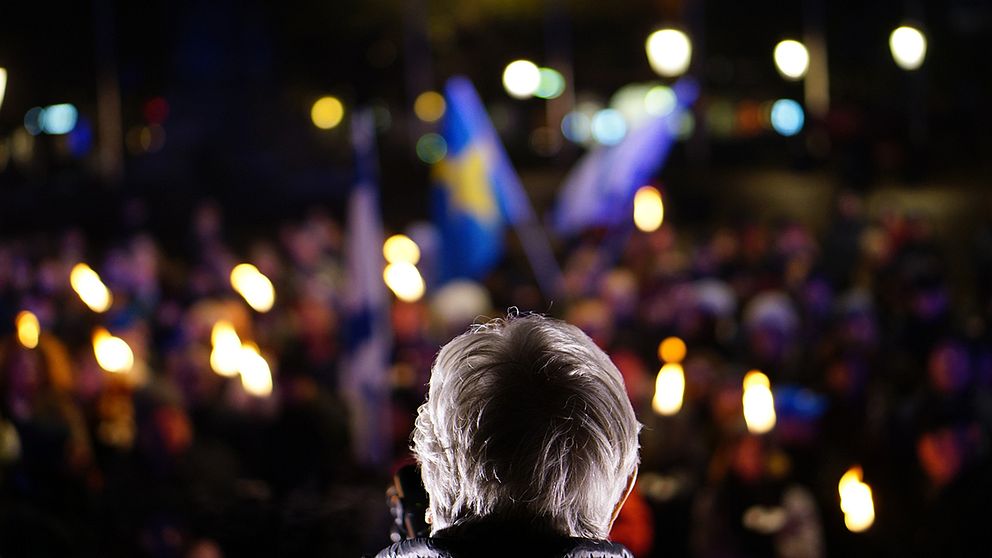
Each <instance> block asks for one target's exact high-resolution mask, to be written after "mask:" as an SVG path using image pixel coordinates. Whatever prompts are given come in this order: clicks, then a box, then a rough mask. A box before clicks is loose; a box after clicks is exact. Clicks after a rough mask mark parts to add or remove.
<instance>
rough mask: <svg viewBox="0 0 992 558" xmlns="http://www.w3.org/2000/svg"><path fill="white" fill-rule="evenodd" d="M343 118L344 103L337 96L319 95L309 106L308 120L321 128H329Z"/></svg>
mask: <svg viewBox="0 0 992 558" xmlns="http://www.w3.org/2000/svg"><path fill="white" fill-rule="evenodd" d="M343 119H344V104H343V103H342V102H341V100H340V99H338V98H337V97H331V96H327V97H321V98H319V99H317V101H316V102H314V104H313V106H312V107H310V120H312V121H313V125H314V126H316V127H318V128H320V129H321V130H330V129H331V128H334V127H336V126H337V125H338V124H340V123H341V121H342V120H343Z"/></svg>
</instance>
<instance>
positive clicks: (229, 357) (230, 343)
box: [210, 320, 241, 377]
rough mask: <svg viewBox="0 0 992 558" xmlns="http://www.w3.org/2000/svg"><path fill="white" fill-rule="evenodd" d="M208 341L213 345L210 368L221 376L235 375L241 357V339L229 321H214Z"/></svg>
mask: <svg viewBox="0 0 992 558" xmlns="http://www.w3.org/2000/svg"><path fill="white" fill-rule="evenodd" d="M210 341H211V344H212V345H213V349H212V350H211V351H210V368H212V369H213V371H214V372H216V373H217V374H220V375H221V376H226V377H231V376H234V375H236V374H237V373H238V364H239V363H240V359H241V339H240V338H239V337H238V333H237V332H236V331H235V330H234V326H233V325H231V322H228V321H226V320H220V321H218V322H217V323H215V324H214V327H213V330H212V331H211V333H210Z"/></svg>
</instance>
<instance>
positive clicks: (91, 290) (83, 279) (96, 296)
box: [69, 262, 114, 312]
mask: <svg viewBox="0 0 992 558" xmlns="http://www.w3.org/2000/svg"><path fill="white" fill-rule="evenodd" d="M69 284H70V285H72V290H74V291H76V294H77V295H79V298H80V299H82V301H83V303H85V304H86V306H89V307H90V310H93V311H94V312H106V311H107V310H108V309H109V308H110V305H111V304H112V303H113V301H114V298H113V296H111V294H110V289H108V288H107V286H106V285H104V284H103V281H101V280H100V276H99V275H97V273H96V272H95V271H93V269H92V268H91V267H90V266H88V265H86V264H84V263H82V262H80V263H77V264H76V265H75V266H73V268H72V271H71V272H70V273H69Z"/></svg>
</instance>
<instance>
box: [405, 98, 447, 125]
mask: <svg viewBox="0 0 992 558" xmlns="http://www.w3.org/2000/svg"><path fill="white" fill-rule="evenodd" d="M446 109H447V104H446V103H445V102H444V96H443V95H441V94H440V93H438V92H437V91H424V92H423V93H421V94H420V95H417V99H416V100H415V101H414V102H413V113H414V114H416V115H417V118H419V119H421V120H423V121H424V122H428V123H429V122H437V121H438V120H440V119H441V117H442V116H444V111H445V110H446Z"/></svg>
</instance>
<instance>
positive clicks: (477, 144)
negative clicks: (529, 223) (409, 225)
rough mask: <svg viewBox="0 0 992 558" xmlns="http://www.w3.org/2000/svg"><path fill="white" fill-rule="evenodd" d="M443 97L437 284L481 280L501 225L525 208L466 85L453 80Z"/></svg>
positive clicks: (496, 252)
mask: <svg viewBox="0 0 992 558" xmlns="http://www.w3.org/2000/svg"><path fill="white" fill-rule="evenodd" d="M444 96H445V102H446V105H447V109H446V111H445V115H444V121H443V123H442V135H443V136H444V139H445V142H446V143H447V146H448V153H447V156H446V157H445V158H444V159H442V160H441V161H440V162H439V163H437V164H435V166H434V169H433V180H434V183H435V188H434V192H433V196H434V199H433V212H434V219H435V222H436V224H437V226H438V230H439V232H440V235H441V253H440V258H439V264H440V265H439V270H438V271H439V281H440V282H441V283H443V282H445V281H447V280H449V279H454V278H457V277H465V278H470V279H481V278H483V277H484V276H485V275H486V273H488V272H489V271H490V270H491V269H492V268H493V267H494V266H495V265H496V264H497V263H499V260H500V258H501V257H502V255H503V237H504V233H505V228H506V225H507V224H513V223H516V222H518V221H519V220H520V219H521V218H522V217H523V216H524V215H525V214H526V211H527V207H529V206H527V204H528V203H529V202H528V201H527V199H526V195H525V194H524V193H523V187H522V185H521V183H520V179H519V177H518V176H517V174H516V172H515V171H514V170H513V167H512V166H511V164H510V161H509V158H508V157H507V155H506V152H505V151H504V150H503V146H502V144H501V143H500V141H499V136H498V135H497V134H496V130H495V129H494V128H493V125H492V122H491V121H490V120H489V116H488V114H487V113H486V109H485V107H484V106H483V105H482V101H481V100H480V99H479V95H478V93H476V91H475V88H474V87H473V86H472V83H471V82H470V81H469V80H468V79H467V78H464V77H453V78H451V79H449V80H448V82H447V84H446V85H445V89H444Z"/></svg>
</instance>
